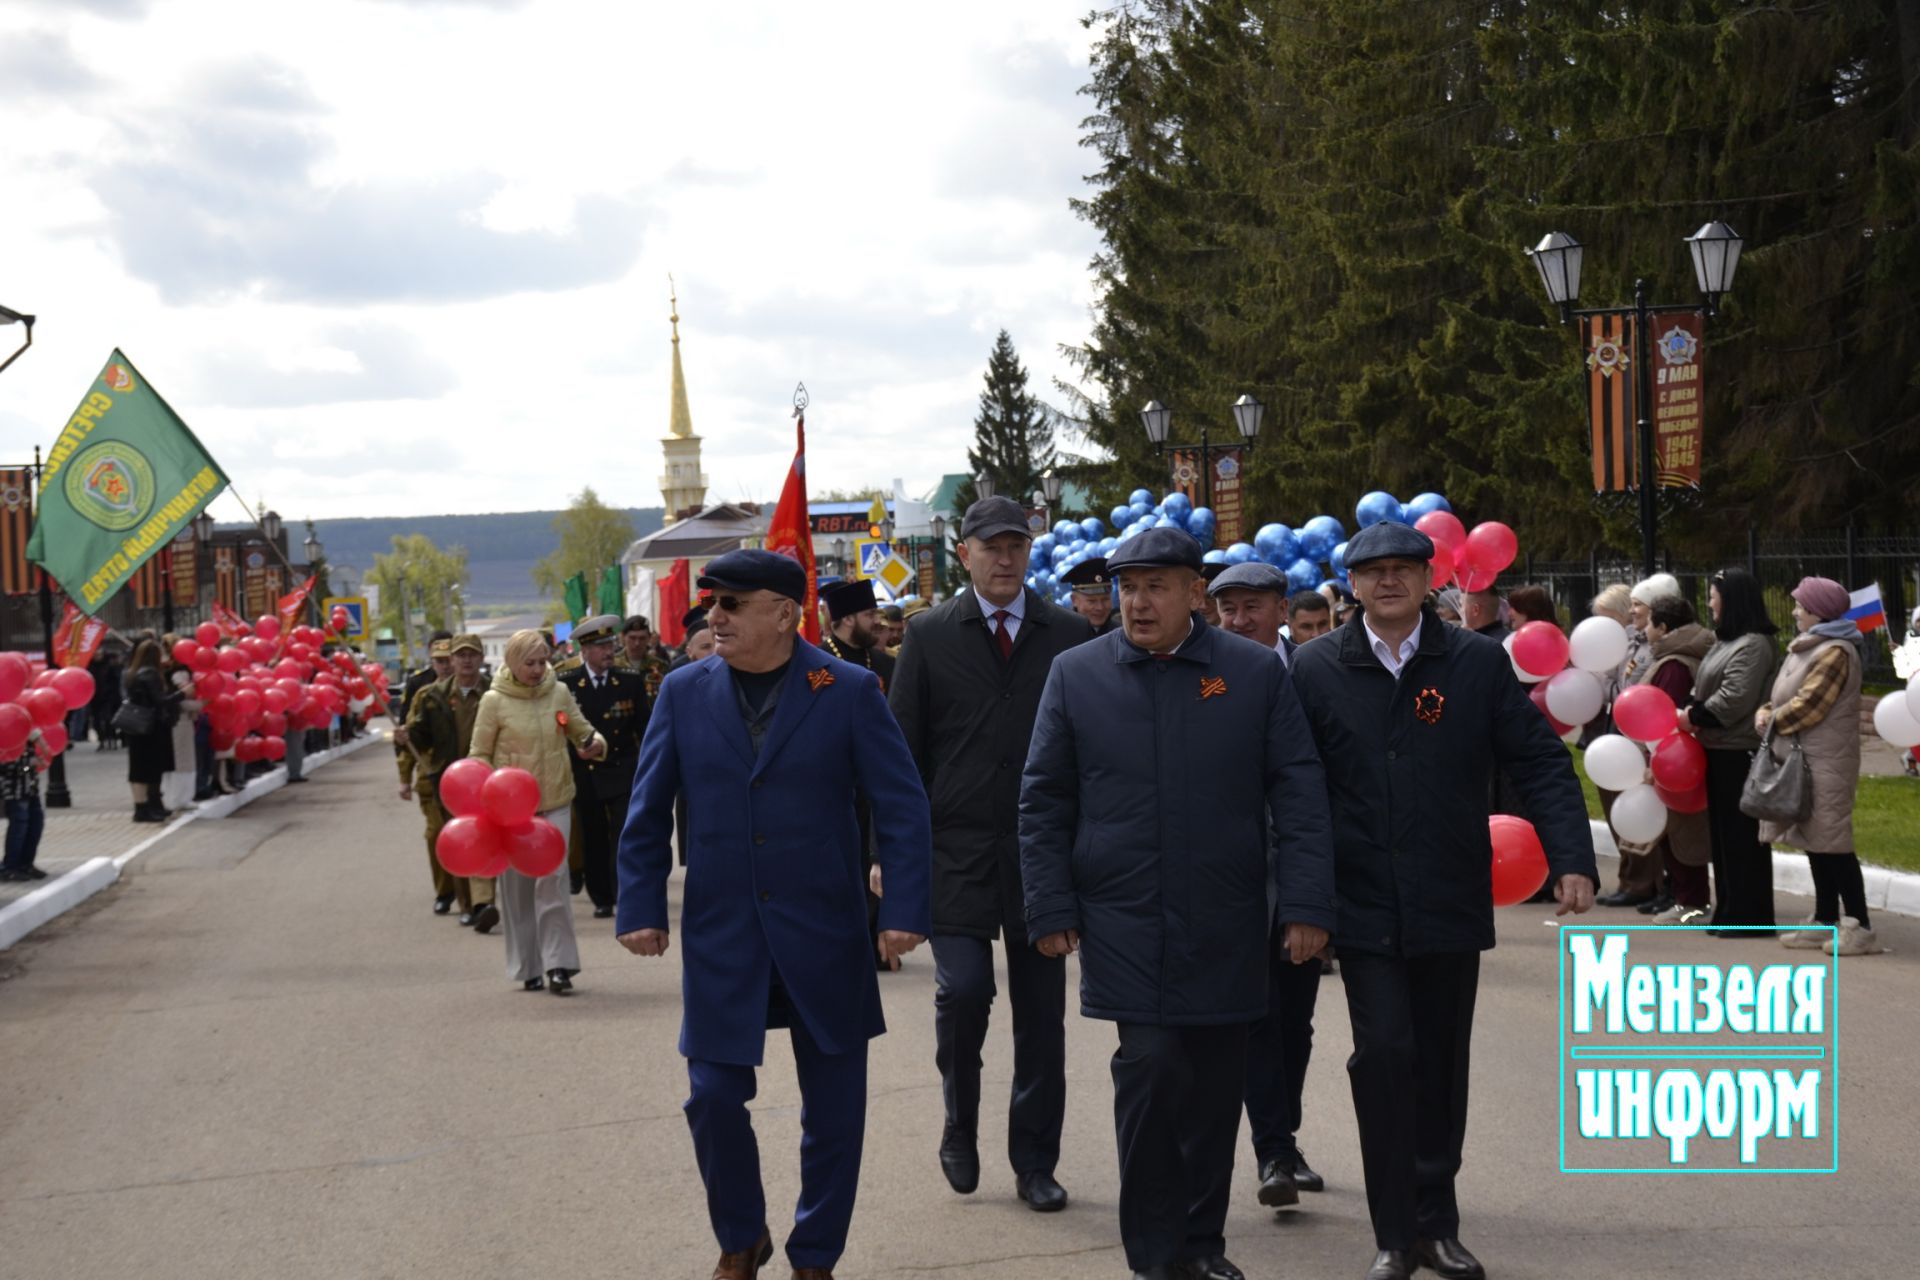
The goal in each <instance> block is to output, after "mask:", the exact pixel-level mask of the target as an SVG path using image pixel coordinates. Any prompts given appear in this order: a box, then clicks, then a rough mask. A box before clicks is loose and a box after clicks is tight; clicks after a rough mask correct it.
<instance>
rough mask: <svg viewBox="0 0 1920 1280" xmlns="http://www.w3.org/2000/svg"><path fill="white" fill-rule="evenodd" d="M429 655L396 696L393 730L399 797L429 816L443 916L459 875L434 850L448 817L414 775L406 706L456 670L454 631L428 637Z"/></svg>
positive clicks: (436, 907)
mask: <svg viewBox="0 0 1920 1280" xmlns="http://www.w3.org/2000/svg"><path fill="white" fill-rule="evenodd" d="M427 659H428V661H427V665H426V666H424V667H422V668H420V670H418V671H416V672H414V673H413V674H412V675H410V676H408V677H407V679H406V683H405V684H402V685H401V686H400V693H399V696H397V697H396V698H395V699H394V700H393V722H394V724H395V725H396V726H398V727H396V728H395V729H394V731H393V754H394V756H395V758H396V759H397V761H398V762H399V765H400V798H401V799H402V800H411V801H415V802H417V803H418V804H419V806H420V812H421V814H422V815H424V816H425V818H426V820H427V865H428V867H429V868H430V869H431V870H432V871H433V914H435V915H437V916H444V915H446V914H447V913H448V912H449V911H451V910H453V904H454V900H455V899H456V898H457V897H458V896H459V893H458V886H457V885H456V883H455V882H456V879H457V877H454V876H450V875H448V874H447V872H446V869H445V868H443V867H442V866H441V865H440V855H439V854H437V853H435V852H434V851H433V842H434V841H435V840H438V839H439V838H440V828H441V826H442V825H443V824H444V822H445V821H446V820H445V818H444V817H442V810H441V808H440V801H439V799H438V798H437V797H436V796H435V795H434V793H433V790H432V787H433V784H432V783H431V782H428V783H427V788H428V789H427V790H425V791H421V790H420V789H419V786H418V783H417V781H416V779H415V777H414V775H415V773H417V772H418V771H419V764H420V758H419V757H418V756H416V755H415V754H414V753H413V748H411V747H409V746H408V745H407V710H408V708H410V707H411V706H412V705H413V699H414V696H415V695H416V694H418V693H419V692H420V691H421V690H422V689H424V688H426V687H427V686H428V685H430V684H432V683H434V682H435V681H436V680H445V679H446V678H447V677H448V676H450V675H452V674H453V634H452V633H451V632H448V631H436V632H434V633H433V636H432V638H431V639H429V640H428V641H427Z"/></svg>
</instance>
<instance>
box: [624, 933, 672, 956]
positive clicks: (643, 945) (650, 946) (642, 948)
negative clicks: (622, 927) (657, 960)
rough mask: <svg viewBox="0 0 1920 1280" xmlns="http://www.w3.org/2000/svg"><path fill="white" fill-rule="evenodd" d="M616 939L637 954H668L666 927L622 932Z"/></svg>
mask: <svg viewBox="0 0 1920 1280" xmlns="http://www.w3.org/2000/svg"><path fill="white" fill-rule="evenodd" d="M615 941H616V942H618V943H619V944H620V945H621V946H623V947H625V948H626V949H627V950H629V951H631V952H633V954H635V955H637V956H663V955H665V954H667V931H666V930H665V929H635V930H634V931H633V932H632V933H623V934H621V935H620V936H619V937H618V938H616V939H615Z"/></svg>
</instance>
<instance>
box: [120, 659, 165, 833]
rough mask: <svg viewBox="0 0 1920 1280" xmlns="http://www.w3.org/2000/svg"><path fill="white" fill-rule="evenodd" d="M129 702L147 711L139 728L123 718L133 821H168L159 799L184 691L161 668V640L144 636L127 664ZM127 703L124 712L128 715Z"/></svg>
mask: <svg viewBox="0 0 1920 1280" xmlns="http://www.w3.org/2000/svg"><path fill="white" fill-rule="evenodd" d="M125 678H126V690H127V696H126V699H125V701H126V703H128V704H130V705H132V706H134V707H138V708H140V709H141V712H142V713H143V714H138V715H137V716H136V717H135V718H137V719H138V720H139V721H140V726H139V727H138V729H137V730H136V731H128V730H127V729H126V728H125V726H124V723H123V726H122V736H123V737H125V738H126V740H127V782H128V783H129V784H130V785H131V786H132V788H133V820H134V821H135V822H165V821H166V820H167V818H168V817H169V816H170V815H169V814H168V813H167V810H166V809H165V808H164V807H163V806H162V805H161V803H160V783H161V781H162V780H163V779H164V778H165V777H166V776H167V774H168V772H169V771H171V770H172V768H173V722H174V720H175V719H177V718H178V717H179V714H180V713H179V706H180V693H179V691H178V690H177V689H174V688H172V687H171V686H169V685H168V684H167V680H166V677H165V676H164V675H163V674H162V673H161V657H160V642H159V641H157V640H154V639H152V638H151V637H149V638H148V639H145V640H142V641H141V642H140V643H139V644H138V645H137V646H135V648H134V651H133V658H132V660H131V661H130V662H128V663H127V674H126V677H125ZM127 715H128V713H127V711H126V708H125V707H122V708H121V716H122V719H123V722H124V720H125V719H126V718H127Z"/></svg>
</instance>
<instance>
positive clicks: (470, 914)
mask: <svg viewBox="0 0 1920 1280" xmlns="http://www.w3.org/2000/svg"><path fill="white" fill-rule="evenodd" d="M447 654H448V664H449V666H450V667H451V668H452V670H451V672H450V674H448V675H447V677H446V678H445V679H443V680H437V681H435V682H434V683H432V684H430V685H428V686H427V687H426V688H424V689H422V690H421V691H420V692H419V693H418V694H416V695H414V699H413V703H412V705H410V706H409V707H408V708H407V723H406V745H407V747H408V749H409V750H411V751H412V752H413V753H414V756H415V757H416V759H415V763H414V787H415V789H416V790H418V789H419V788H420V785H421V782H422V781H423V780H424V781H425V783H426V786H427V789H428V791H429V792H430V793H431V794H432V795H433V797H434V801H433V802H434V804H435V805H437V806H439V810H440V821H441V823H442V824H444V823H446V822H447V821H448V820H449V819H450V818H451V817H452V815H451V814H449V813H448V812H447V809H446V806H445V805H443V804H441V803H440V799H439V796H440V775H441V774H443V773H445V772H446V771H447V767H448V766H449V765H451V764H452V763H453V762H454V761H456V760H464V759H466V758H467V750H468V748H469V746H470V745H471V744H472V742H473V722H474V720H475V719H476V718H477V717H478V716H479V714H480V699H481V697H482V696H483V695H484V694H485V693H486V691H487V683H486V681H485V680H482V679H481V678H480V666H481V663H482V662H483V661H484V660H485V658H486V648H485V646H483V645H482V644H481V643H480V637H479V636H476V635H458V636H455V637H453V639H452V640H451V641H449V642H448V644H447ZM493 889H494V885H493V881H492V880H490V879H487V878H485V877H483V876H456V877H454V896H455V898H456V899H457V900H458V901H459V903H460V923H461V924H464V925H471V926H472V928H473V931H474V932H475V933H486V932H488V931H490V930H491V929H492V928H493V926H494V925H496V924H498V923H500V909H499V908H498V907H496V906H495V905H494V901H493V898H494V894H493Z"/></svg>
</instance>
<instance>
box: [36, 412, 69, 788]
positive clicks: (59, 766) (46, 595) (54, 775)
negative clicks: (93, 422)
mask: <svg viewBox="0 0 1920 1280" xmlns="http://www.w3.org/2000/svg"><path fill="white" fill-rule="evenodd" d="M40 468H41V462H40V446H39V445H35V446H33V497H34V518H35V519H38V518H39V507H40V483H41V470H40ZM52 580H53V575H52V574H50V573H48V572H47V567H46V566H45V565H41V566H40V631H41V634H42V636H43V637H44V642H45V644H46V646H47V665H48V666H49V667H51V666H52V665H53V588H51V587H49V586H48V585H47V584H48V583H49V582H51V581H52ZM63 589H64V588H63ZM46 805H47V808H49V809H71V808H73V792H71V791H69V790H68V789H67V753H66V752H64V751H62V752H60V753H59V754H57V755H55V756H54V757H53V759H52V760H51V761H49V762H48V764H47V801H46Z"/></svg>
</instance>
